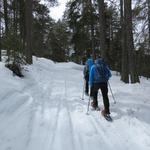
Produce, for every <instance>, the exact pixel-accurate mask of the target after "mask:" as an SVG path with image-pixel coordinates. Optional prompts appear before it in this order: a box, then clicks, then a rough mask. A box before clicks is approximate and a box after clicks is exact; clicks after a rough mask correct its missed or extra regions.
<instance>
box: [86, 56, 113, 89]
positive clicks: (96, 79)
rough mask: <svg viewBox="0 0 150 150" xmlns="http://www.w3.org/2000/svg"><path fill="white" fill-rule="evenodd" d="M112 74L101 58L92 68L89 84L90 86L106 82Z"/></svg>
mask: <svg viewBox="0 0 150 150" xmlns="http://www.w3.org/2000/svg"><path fill="white" fill-rule="evenodd" d="M111 76H112V75H111V72H110V70H109V68H108V66H107V65H106V63H105V62H104V61H103V59H101V58H99V59H97V60H96V62H95V65H93V66H92V68H91V71H90V76H89V84H90V86H93V85H94V83H106V82H107V81H108V80H109V78H110V77H111Z"/></svg>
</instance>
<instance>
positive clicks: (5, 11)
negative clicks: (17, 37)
mask: <svg viewBox="0 0 150 150" xmlns="http://www.w3.org/2000/svg"><path fill="white" fill-rule="evenodd" d="M3 5H4V20H5V31H6V34H7V33H8V10H7V8H8V4H7V0H3Z"/></svg>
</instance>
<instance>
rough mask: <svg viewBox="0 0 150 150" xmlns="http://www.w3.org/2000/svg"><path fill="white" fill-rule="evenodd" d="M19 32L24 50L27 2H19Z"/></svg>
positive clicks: (22, 0)
mask: <svg viewBox="0 0 150 150" xmlns="http://www.w3.org/2000/svg"><path fill="white" fill-rule="evenodd" d="M19 30H20V37H21V43H22V44H23V49H24V48H25V2H24V0H21V1H19Z"/></svg>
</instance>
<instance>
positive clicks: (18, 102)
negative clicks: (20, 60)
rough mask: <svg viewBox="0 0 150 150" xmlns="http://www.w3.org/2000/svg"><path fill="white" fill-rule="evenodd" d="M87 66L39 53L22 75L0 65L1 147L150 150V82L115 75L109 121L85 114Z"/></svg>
mask: <svg viewBox="0 0 150 150" xmlns="http://www.w3.org/2000/svg"><path fill="white" fill-rule="evenodd" d="M82 69H83V68H82V66H79V65H76V64H73V63H59V64H54V63H53V62H51V61H48V60H46V59H38V60H36V59H35V58H34V65H32V66H30V67H28V70H29V71H26V72H25V78H24V79H19V78H17V77H12V75H11V73H10V72H9V71H8V70H7V69H5V68H4V65H3V64H0V70H1V72H0V82H1V88H0V150H91V149H93V150H134V149H136V150H149V149H150V117H149V114H150V100H149V97H150V94H149V91H150V81H146V80H144V79H142V80H143V82H142V83H141V85H138V84H136V85H126V84H123V83H122V82H120V81H119V77H117V76H115V75H114V76H113V78H112V79H111V81H110V83H111V85H112V88H113V92H114V95H115V97H116V99H117V101H118V102H117V104H116V105H114V104H113V100H112V97H111V94H110V93H109V97H110V102H111V112H112V113H111V115H112V117H113V119H114V122H113V123H110V122H107V121H106V120H104V119H103V118H102V117H101V115H100V113H99V112H94V111H90V115H86V109H87V102H88V97H85V100H84V101H83V100H81V96H82V88H83V79H82V78H83V77H82ZM99 105H100V107H101V109H102V108H103V105H102V97H101V95H99Z"/></svg>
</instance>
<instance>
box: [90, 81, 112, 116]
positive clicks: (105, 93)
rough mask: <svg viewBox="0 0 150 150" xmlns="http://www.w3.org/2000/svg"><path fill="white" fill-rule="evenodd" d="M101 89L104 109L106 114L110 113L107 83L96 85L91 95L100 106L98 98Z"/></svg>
mask: <svg viewBox="0 0 150 150" xmlns="http://www.w3.org/2000/svg"><path fill="white" fill-rule="evenodd" d="M99 89H101V93H102V96H103V104H104V109H105V111H106V113H110V111H109V98H108V85H107V83H95V84H94V85H93V87H92V88H91V93H90V95H91V96H92V97H93V102H95V103H96V104H97V105H98V101H97V96H98V90H99Z"/></svg>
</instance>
